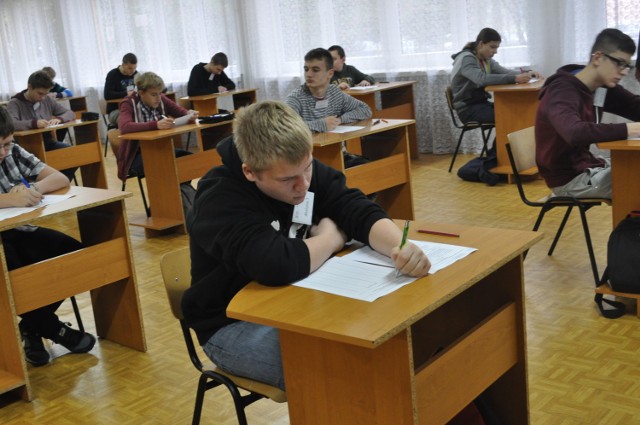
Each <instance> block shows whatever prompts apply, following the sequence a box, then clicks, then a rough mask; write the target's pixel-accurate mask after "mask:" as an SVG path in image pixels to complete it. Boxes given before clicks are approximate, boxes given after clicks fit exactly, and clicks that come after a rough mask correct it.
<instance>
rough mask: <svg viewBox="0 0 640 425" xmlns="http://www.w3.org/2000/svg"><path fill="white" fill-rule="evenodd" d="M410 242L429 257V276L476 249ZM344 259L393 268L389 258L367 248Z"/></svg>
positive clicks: (425, 242)
mask: <svg viewBox="0 0 640 425" xmlns="http://www.w3.org/2000/svg"><path fill="white" fill-rule="evenodd" d="M411 242H413V243H414V244H416V245H418V246H419V247H420V248H422V251H423V252H424V253H425V254H427V257H429V260H430V261H431V270H429V273H430V274H433V273H435V272H437V271H439V270H442V269H444V268H445V267H447V266H449V265H451V264H453V263H455V262H456V261H458V260H460V259H462V258H464V257H466V256H467V255H469V254H471V253H472V252H474V251H476V248H469V247H466V246H458V245H450V244H444V243H437V242H428V241H414V240H412V241H411ZM344 258H350V259H352V260H353V261H361V262H366V263H370V264H378V265H382V266H387V267H394V265H393V261H391V258H389V257H387V256H386V255H382V254H380V253H379V252H376V251H374V250H372V249H371V248H369V247H368V246H365V247H363V248H361V249H358V250H356V251H353V252H352V253H350V254H347V255H345V256H344Z"/></svg>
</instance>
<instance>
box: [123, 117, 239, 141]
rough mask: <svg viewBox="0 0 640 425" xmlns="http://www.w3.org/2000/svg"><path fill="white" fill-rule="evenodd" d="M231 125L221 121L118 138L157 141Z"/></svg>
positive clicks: (136, 133)
mask: <svg viewBox="0 0 640 425" xmlns="http://www.w3.org/2000/svg"><path fill="white" fill-rule="evenodd" d="M231 123H233V121H223V122H217V123H214V124H200V123H197V124H185V125H180V126H178V127H173V128H169V129H167V130H149V131H137V132H133V133H127V134H121V135H120V136H119V137H120V138H121V139H124V140H158V139H164V138H169V137H172V136H177V135H179V134H183V133H188V132H190V131H194V130H203V129H205V128H211V127H218V126H223V125H230V124H231Z"/></svg>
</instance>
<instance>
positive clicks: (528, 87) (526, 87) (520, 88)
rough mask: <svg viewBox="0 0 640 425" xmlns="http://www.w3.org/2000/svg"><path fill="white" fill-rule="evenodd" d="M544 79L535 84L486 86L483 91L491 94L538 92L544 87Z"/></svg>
mask: <svg viewBox="0 0 640 425" xmlns="http://www.w3.org/2000/svg"><path fill="white" fill-rule="evenodd" d="M544 81H545V79H544V78H540V79H539V80H538V81H536V82H535V83H523V84H496V85H493V86H486V87H485V88H484V90H485V91H492V92H510V91H513V92H524V91H539V90H540V89H541V88H542V86H543V85H544Z"/></svg>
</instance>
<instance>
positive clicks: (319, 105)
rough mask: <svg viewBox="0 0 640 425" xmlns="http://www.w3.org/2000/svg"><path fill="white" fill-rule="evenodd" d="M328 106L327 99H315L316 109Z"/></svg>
mask: <svg viewBox="0 0 640 425" xmlns="http://www.w3.org/2000/svg"><path fill="white" fill-rule="evenodd" d="M328 107H329V99H322V100H317V101H316V109H324V108H328Z"/></svg>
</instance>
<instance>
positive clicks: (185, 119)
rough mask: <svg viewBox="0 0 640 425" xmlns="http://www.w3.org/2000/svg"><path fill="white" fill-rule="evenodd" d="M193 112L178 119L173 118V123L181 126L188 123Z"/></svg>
mask: <svg viewBox="0 0 640 425" xmlns="http://www.w3.org/2000/svg"><path fill="white" fill-rule="evenodd" d="M191 116H192V115H191V114H187V115H183V116H181V117H178V118H176V119H174V120H173V125H174V126H175V127H179V126H181V125H185V124H186V123H188V122H189V120H190V119H191Z"/></svg>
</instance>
